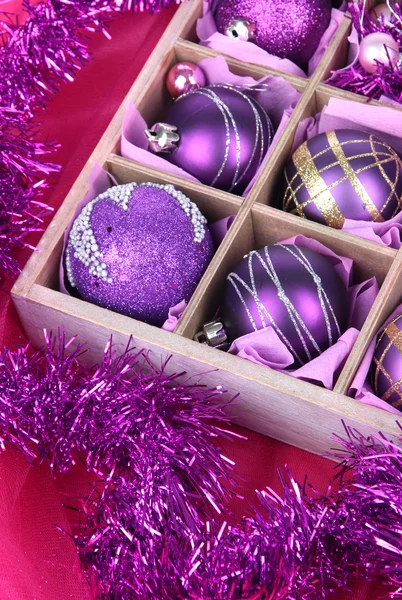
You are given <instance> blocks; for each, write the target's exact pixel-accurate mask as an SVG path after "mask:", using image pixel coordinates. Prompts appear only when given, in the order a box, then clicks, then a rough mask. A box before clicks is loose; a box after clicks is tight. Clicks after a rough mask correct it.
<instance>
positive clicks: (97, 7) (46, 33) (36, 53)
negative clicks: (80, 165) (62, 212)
mask: <svg viewBox="0 0 402 600" xmlns="http://www.w3.org/2000/svg"><path fill="white" fill-rule="evenodd" d="M180 1H181V0H42V1H41V2H39V3H37V4H32V3H31V2H29V0H23V11H24V17H23V22H22V23H19V22H18V20H17V19H15V18H14V17H13V16H12V15H10V14H7V13H4V12H0V45H1V48H0V277H1V276H4V275H6V276H11V277H15V276H16V275H17V274H18V272H19V265H18V263H17V261H16V259H15V256H14V251H15V249H16V248H18V247H24V246H25V247H30V246H29V243H28V242H27V240H26V238H27V236H28V235H29V234H30V233H32V232H34V231H39V230H42V229H43V217H44V216H45V215H46V212H48V211H49V209H48V207H46V206H44V205H43V203H41V202H40V195H41V193H42V192H43V190H44V189H46V187H48V185H49V181H48V179H47V178H48V176H49V174H50V173H55V172H57V171H58V170H59V168H58V167H57V166H56V165H52V164H50V163H48V162H42V156H43V155H45V154H48V153H50V152H53V151H54V150H55V149H56V148H57V144H45V143H42V142H40V141H37V136H36V129H35V128H34V127H33V125H32V120H33V118H34V117H35V116H37V115H38V114H39V113H40V111H42V110H43V109H44V108H45V107H46V103H47V102H48V101H49V99H50V98H51V97H52V96H53V95H54V94H55V93H57V91H58V90H59V88H60V86H61V85H62V84H63V83H66V82H71V81H73V80H74V78H75V76H76V74H77V72H78V71H79V70H80V69H82V68H83V67H84V66H85V65H86V64H87V62H88V60H89V58H90V54H89V51H88V35H87V33H89V32H90V33H94V32H102V33H104V34H105V35H106V36H109V34H108V32H107V24H108V21H109V20H110V19H111V18H112V17H113V15H114V14H115V13H118V12H123V11H125V10H131V11H136V10H138V11H144V10H147V11H149V12H151V13H155V12H158V11H159V10H161V9H162V8H167V7H169V6H171V5H172V4H174V3H176V4H179V3H180ZM39 174H40V177H38V175H39Z"/></svg>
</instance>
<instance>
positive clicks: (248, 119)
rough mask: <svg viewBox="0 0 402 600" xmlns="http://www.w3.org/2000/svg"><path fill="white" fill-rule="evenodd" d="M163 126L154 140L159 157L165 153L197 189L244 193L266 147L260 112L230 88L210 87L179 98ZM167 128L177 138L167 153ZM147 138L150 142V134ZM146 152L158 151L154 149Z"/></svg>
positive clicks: (266, 127) (267, 131)
mask: <svg viewBox="0 0 402 600" xmlns="http://www.w3.org/2000/svg"><path fill="white" fill-rule="evenodd" d="M164 121H165V123H163V124H159V125H162V134H161V136H159V138H158V139H161V143H162V147H161V148H160V149H159V151H162V152H165V151H166V154H163V158H165V159H166V160H168V161H169V162H171V163H173V164H174V165H177V166H178V167H180V168H182V169H184V170H185V171H187V173H190V175H193V176H194V177H196V178H197V179H198V180H199V181H201V183H204V184H206V185H210V186H212V187H216V188H219V189H222V190H225V191H228V192H234V193H238V194H241V193H242V192H243V191H244V189H245V188H246V187H247V185H248V184H249V183H250V181H251V180H252V178H253V177H254V175H255V174H256V172H257V169H258V167H259V166H260V165H261V163H262V160H263V158H264V156H265V154H266V152H267V150H268V146H269V144H270V143H271V137H272V125H271V121H270V119H269V117H268V115H267V114H266V112H265V110H264V109H263V108H262V107H261V106H260V104H259V103H258V102H256V100H254V99H253V98H252V97H251V96H250V95H249V94H247V93H245V92H244V91H242V90H241V89H239V88H236V87H233V86H230V85H223V84H222V85H211V86H208V87H205V88H201V89H198V90H196V91H194V92H190V93H189V94H185V95H184V96H180V97H179V98H178V99H177V100H176V101H175V102H174V104H173V105H172V106H171V108H170V109H169V110H168V112H167V114H166V115H165V116H164ZM166 124H168V125H169V127H172V128H174V130H175V131H176V130H177V134H178V136H179V141H178V142H177V143H174V144H170V145H169V147H167V148H166V147H163V144H164V143H165V139H166V138H165V137H164V133H163V131H164V129H163V128H166ZM155 127H157V126H154V128H151V130H150V131H151V132H152V130H154V129H155ZM147 135H148V138H149V139H150V137H149V136H150V135H152V133H151V134H150V133H149V132H148V134H147ZM156 135H157V136H158V135H159V134H158V133H157V134H156ZM151 149H153V150H156V151H158V148H157V145H156V144H152V145H151Z"/></svg>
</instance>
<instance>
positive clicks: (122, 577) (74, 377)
mask: <svg viewBox="0 0 402 600" xmlns="http://www.w3.org/2000/svg"><path fill="white" fill-rule="evenodd" d="M73 343H74V340H70V341H67V340H66V339H65V337H64V336H63V335H59V336H48V337H47V342H46V346H45V348H44V350H43V351H42V352H40V351H33V350H32V349H30V348H29V347H24V348H19V349H18V350H17V351H15V352H10V351H8V350H7V349H5V350H4V351H3V352H2V354H1V356H0V431H1V438H0V445H1V447H2V448H3V450H4V449H5V448H6V447H8V446H13V447H16V448H18V449H20V450H21V451H23V452H24V453H25V454H26V456H27V457H28V459H29V460H30V461H31V462H32V461H34V460H40V461H47V462H48V463H49V465H50V468H51V470H52V472H53V473H54V474H58V473H65V472H67V471H68V470H69V469H70V468H71V467H72V466H73V465H74V464H75V462H76V461H77V460H81V461H83V462H84V464H85V466H86V468H87V470H88V472H89V473H93V474H94V476H95V477H96V482H95V483H94V486H93V489H92V491H91V493H90V494H89V496H88V497H87V498H83V499H82V500H81V502H80V505H79V512H78V514H79V515H80V524H79V527H78V528H77V529H76V531H74V532H73V534H72V535H73V539H74V541H75V543H76V545H77V549H78V552H79V555H80V558H81V560H82V564H83V566H84V568H85V570H86V573H87V576H88V579H89V581H90V582H91V584H92V586H93V590H94V593H95V595H96V597H98V598H102V599H109V600H112V599H116V598H124V599H125V600H131V599H133V600H134V598H141V599H143V600H151V599H154V598H160V599H161V600H172V599H175V600H176V599H179V598H184V599H186V598H187V599H189V600H190V599H191V600H195V599H197V600H199V599H200V598H202V599H203V600H240V599H241V600H268V599H269V600H274V599H275V600H285V599H286V600H293V599H294V600H296V599H297V600H324V599H325V598H327V597H328V594H332V593H337V592H339V591H340V590H342V589H346V588H347V586H348V585H349V584H350V583H351V582H353V581H359V580H365V581H369V580H372V579H375V578H382V579H383V580H384V582H385V583H386V584H388V585H389V587H390V594H389V595H390V597H391V598H401V597H402V592H401V590H402V543H401V535H400V534H401V529H402V526H401V516H402V515H401V512H402V509H401V506H402V449H401V448H400V447H399V446H398V445H397V444H396V443H395V442H391V441H389V440H387V439H386V438H385V437H383V436H381V435H378V436H371V437H369V438H364V437H363V436H361V435H360V434H359V433H358V432H356V431H354V430H352V429H350V428H346V434H347V435H346V437H345V438H344V439H343V438H338V439H337V440H336V441H337V442H338V445H340V446H341V447H342V451H338V452H337V453H336V454H335V455H334V457H335V458H336V459H337V460H340V461H341V464H340V466H339V467H338V471H337V472H336V471H335V475H336V477H337V478H338V479H339V481H338V482H337V484H336V485H331V486H329V488H328V490H327V492H326V493H325V494H319V493H318V492H317V491H316V490H314V489H313V488H312V487H311V486H310V485H309V484H308V481H307V480H306V481H305V482H303V484H302V485H301V484H299V483H298V482H297V481H295V480H294V478H293V477H292V474H291V473H290V472H289V471H288V472H286V476H281V481H282V487H283V491H282V494H280V495H278V494H276V493H275V492H274V491H273V490H271V489H265V490H262V491H260V492H258V494H257V498H258V506H257V507H256V508H254V509H252V511H251V512H250V514H249V516H248V517H245V518H243V519H242V520H241V522H240V523H238V524H233V523H231V522H230V520H231V519H230V515H228V513H227V511H226V508H225V507H226V503H227V500H228V499H229V497H230V494H229V493H228V492H227V484H230V485H231V486H233V482H232V481H231V477H230V474H229V472H228V469H230V468H232V467H233V463H232V461H231V460H230V458H228V457H226V456H224V455H222V452H221V450H220V449H219V445H218V444H217V441H219V437H221V436H222V435H228V434H227V432H226V429H225V428H226V416H225V413H224V410H225V407H226V404H227V400H226V399H225V395H224V393H223V390H221V389H206V388H204V387H203V386H201V385H200V384H194V383H191V382H190V381H186V380H185V379H184V375H183V374H176V375H169V374H168V371H167V365H166V364H165V365H162V366H161V368H160V369H156V368H155V367H154V366H153V365H152V363H151V362H150V360H149V357H148V355H147V354H146V353H144V352H138V351H135V350H134V349H133V348H131V347H130V346H128V347H127V348H125V349H124V348H123V349H121V350H123V352H122V353H121V354H120V355H119V354H118V353H117V348H115V347H113V346H112V344H108V346H107V347H106V349H105V353H104V355H103V358H102V360H101V361H100V363H99V364H98V365H94V366H93V367H92V368H91V369H89V368H87V367H84V366H82V365H81V364H80V362H79V361H80V360H81V359H82V358H83V357H82V356H81V354H82V352H84V350H83V349H82V348H76V349H75V350H74V351H72V352H71V345H72V344H73ZM69 352H70V353H69ZM398 443H402V435H401V437H400V439H399V440H398ZM231 493H234V492H231ZM228 517H229V519H228Z"/></svg>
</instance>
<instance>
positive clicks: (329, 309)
mask: <svg viewBox="0 0 402 600" xmlns="http://www.w3.org/2000/svg"><path fill="white" fill-rule="evenodd" d="M221 318H222V322H223V325H224V328H225V332H226V334H227V336H228V339H229V340H231V341H233V340H234V339H236V338H238V337H240V336H243V335H245V334H247V333H251V332H253V331H258V330H259V329H264V328H265V327H268V326H269V325H271V326H272V327H273V328H274V330H275V331H276V333H277V334H278V336H279V338H280V339H281V340H282V342H283V343H284V344H285V345H286V347H287V348H288V350H289V351H290V352H291V353H292V355H293V357H294V359H295V364H296V365H299V366H300V365H302V364H305V363H306V362H308V361H310V360H311V359H313V358H315V357H316V356H318V355H319V354H321V352H323V351H324V350H326V349H327V348H328V347H329V346H331V345H332V344H334V343H335V342H336V341H337V339H338V338H339V336H340V335H341V334H342V333H343V332H344V330H345V327H346V324H347V320H348V306H347V291H346V288H345V285H344V283H343V282H342V280H341V278H340V277H339V275H338V274H337V273H336V271H335V269H334V267H333V266H332V265H331V263H330V262H329V261H328V260H327V259H326V258H325V257H323V256H322V255H321V254H318V253H317V252H313V251H312V250H307V249H305V248H301V247H299V246H296V245H293V244H278V245H275V246H266V247H265V248H262V249H261V250H254V251H252V252H250V253H249V254H248V255H247V256H245V257H244V258H243V260H242V261H241V262H240V263H239V265H238V266H237V267H236V269H235V270H234V271H233V272H232V273H230V274H229V276H228V278H227V281H226V287H225V292H224V300H223V304H222V307H221Z"/></svg>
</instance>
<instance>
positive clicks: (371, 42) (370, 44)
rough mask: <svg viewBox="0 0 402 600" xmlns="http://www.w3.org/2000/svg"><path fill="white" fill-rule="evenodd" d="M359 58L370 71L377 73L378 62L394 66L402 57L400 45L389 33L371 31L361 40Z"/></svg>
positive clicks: (364, 67) (362, 64)
mask: <svg viewBox="0 0 402 600" xmlns="http://www.w3.org/2000/svg"><path fill="white" fill-rule="evenodd" d="M358 58H359V63H360V64H361V66H362V67H363V69H365V70H366V71H367V72H368V73H375V72H376V71H377V69H378V63H380V64H381V65H386V66H389V67H392V68H394V67H396V65H397V64H398V61H399V58H400V54H399V46H398V43H397V42H396V40H394V38H393V37H392V35H390V34H389V33H384V32H382V31H376V32H374V33H369V34H368V35H366V36H365V37H364V38H363V39H362V41H361V42H360V46H359V56H358Z"/></svg>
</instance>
